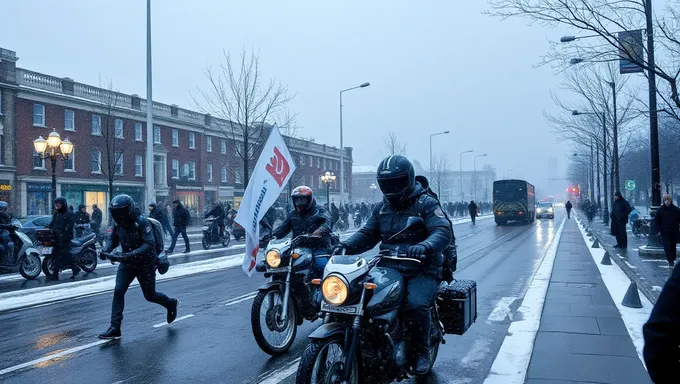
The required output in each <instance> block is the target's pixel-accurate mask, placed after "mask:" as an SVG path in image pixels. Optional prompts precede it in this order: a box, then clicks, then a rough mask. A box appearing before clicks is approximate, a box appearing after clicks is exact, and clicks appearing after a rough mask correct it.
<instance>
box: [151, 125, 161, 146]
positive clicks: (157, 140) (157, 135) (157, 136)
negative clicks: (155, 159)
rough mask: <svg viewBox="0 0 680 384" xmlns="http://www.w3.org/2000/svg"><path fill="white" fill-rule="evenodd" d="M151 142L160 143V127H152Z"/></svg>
mask: <svg viewBox="0 0 680 384" xmlns="http://www.w3.org/2000/svg"><path fill="white" fill-rule="evenodd" d="M153 143H154V144H160V143H161V127H157V126H154V127H153Z"/></svg>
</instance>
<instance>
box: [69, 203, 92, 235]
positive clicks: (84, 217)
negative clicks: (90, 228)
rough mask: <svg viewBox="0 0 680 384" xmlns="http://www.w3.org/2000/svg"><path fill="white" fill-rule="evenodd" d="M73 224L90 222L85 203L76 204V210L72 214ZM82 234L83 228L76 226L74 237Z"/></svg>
mask: <svg viewBox="0 0 680 384" xmlns="http://www.w3.org/2000/svg"><path fill="white" fill-rule="evenodd" d="M73 217H74V220H75V224H90V214H89V213H87V206H86V205H85V204H80V205H79V206H78V212H76V213H75V214H74V215H73ZM82 235H83V228H76V237H81V236H82Z"/></svg>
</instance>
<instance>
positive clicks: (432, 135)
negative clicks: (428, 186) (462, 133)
mask: <svg viewBox="0 0 680 384" xmlns="http://www.w3.org/2000/svg"><path fill="white" fill-rule="evenodd" d="M449 132H450V131H444V132H438V133H433V134H431V135H430V177H432V172H433V171H434V170H433V168H434V166H433V165H432V138H433V137H435V136H439V135H446V134H447V133H449Z"/></svg>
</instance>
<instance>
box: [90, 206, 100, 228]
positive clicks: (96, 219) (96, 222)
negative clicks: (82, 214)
mask: <svg viewBox="0 0 680 384" xmlns="http://www.w3.org/2000/svg"><path fill="white" fill-rule="evenodd" d="M92 225H93V226H95V227H99V226H101V225H102V210H101V209H99V207H97V208H95V209H93V210H92Z"/></svg>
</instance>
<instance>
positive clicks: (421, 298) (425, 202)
mask: <svg viewBox="0 0 680 384" xmlns="http://www.w3.org/2000/svg"><path fill="white" fill-rule="evenodd" d="M377 180H378V184H379V185H380V190H381V191H382V193H383V195H384V196H385V199H384V200H383V201H382V202H381V203H378V204H376V207H375V208H374V210H373V214H372V216H371V217H370V218H369V219H368V221H367V222H366V224H364V226H363V227H362V228H361V229H360V230H359V231H357V233H355V234H354V235H353V236H352V237H351V238H349V239H348V240H347V241H345V242H343V243H340V244H339V245H338V246H337V247H336V249H335V250H334V252H333V253H338V252H340V251H341V250H342V249H346V250H347V253H348V254H358V253H362V252H365V251H367V250H369V249H371V248H373V247H375V245H376V244H377V243H379V242H381V245H380V247H381V248H389V246H394V245H400V246H405V247H407V248H406V254H407V257H409V258H414V259H418V260H420V261H421V263H422V264H419V265H413V264H414V263H412V262H399V261H393V260H386V262H381V265H384V266H386V267H389V268H393V269H396V270H398V271H400V272H401V273H402V274H403V276H404V282H405V284H406V290H407V297H406V304H405V308H404V314H405V316H406V317H407V318H408V321H407V322H406V324H407V325H408V327H409V331H410V333H411V337H412V344H411V348H412V350H411V354H410V355H411V356H414V357H415V361H413V362H412V363H413V365H414V367H415V369H414V371H415V373H416V374H424V373H426V372H427V371H428V366H429V363H430V359H431V356H430V327H431V321H430V308H431V307H432V306H433V305H434V301H435V299H436V297H437V291H438V287H439V282H440V280H441V273H442V264H443V259H444V258H443V255H442V251H444V249H446V248H447V247H448V246H449V245H450V244H451V241H452V233H453V232H452V229H451V224H450V222H449V220H448V219H447V218H446V216H445V215H444V212H443V211H442V209H441V206H440V205H439V201H437V199H435V198H434V197H433V196H430V195H429V194H428V193H427V190H426V189H425V188H423V187H422V186H421V185H420V183H418V182H416V181H415V171H414V169H413V165H412V164H411V162H410V161H409V160H408V159H407V158H405V157H403V156H398V155H397V156H390V157H387V158H386V159H384V160H383V161H382V162H381V163H380V165H379V166H378V172H377ZM411 216H418V217H421V218H422V219H423V221H424V222H425V228H423V229H422V230H420V231H419V233H416V234H413V236H411V237H409V238H407V239H406V240H405V241H401V242H399V243H397V244H391V243H390V242H389V241H388V239H389V238H390V237H391V236H393V235H394V234H396V233H397V232H399V231H401V230H402V229H403V228H405V227H406V222H407V221H408V218H409V217H411Z"/></svg>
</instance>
